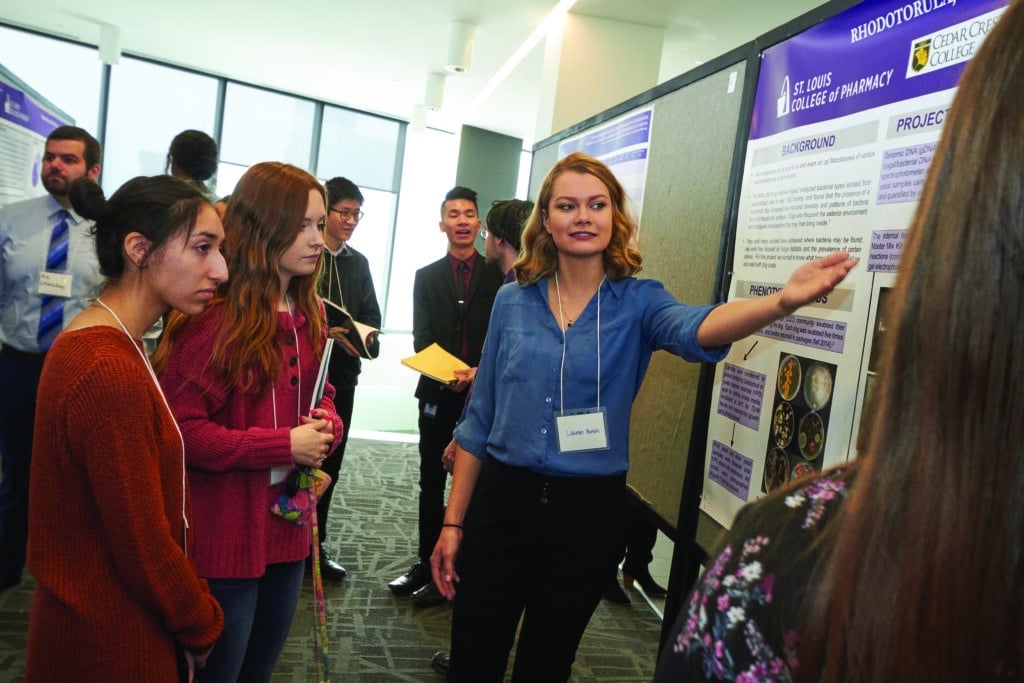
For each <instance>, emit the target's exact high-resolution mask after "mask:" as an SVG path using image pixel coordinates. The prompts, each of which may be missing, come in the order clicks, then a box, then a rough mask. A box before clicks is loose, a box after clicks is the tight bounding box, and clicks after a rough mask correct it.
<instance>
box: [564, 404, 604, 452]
mask: <svg viewBox="0 0 1024 683" xmlns="http://www.w3.org/2000/svg"><path fill="white" fill-rule="evenodd" d="M555 425H556V426H557V428H558V450H559V451H561V452H562V453H571V452H573V451H598V450H606V449H607V448H608V422H607V420H606V419H605V414H604V408H593V409H591V410H584V411H580V412H578V413H571V414H568V415H556V416H555Z"/></svg>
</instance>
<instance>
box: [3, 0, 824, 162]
mask: <svg viewBox="0 0 1024 683" xmlns="http://www.w3.org/2000/svg"><path fill="white" fill-rule="evenodd" d="M556 4H557V3H556V1H555V0H377V1H376V2H372V1H371V2H367V1H366V0H361V1H360V2H354V1H353V0H294V1H293V2H280V1H277V0H244V1H243V0H173V1H161V2H156V1H155V0H89V1H88V2H82V0H32V1H30V0H9V1H8V2H3V3H0V21H4V22H6V23H10V24H14V25H16V26H23V27H27V28H32V29H36V30H40V31H43V32H46V33H51V34H56V35H60V36H63V37H68V38H73V39H75V40H78V41H82V42H85V43H89V44H93V45H95V44H98V42H99V36H100V25H101V24H104V23H105V24H111V25H114V26H116V27H118V28H119V29H120V37H121V48H122V50H123V51H124V52H126V53H131V54H137V55H142V56H146V57H152V58H155V59H159V60H161V61H165V62H170V63H174V64H179V65H182V66H188V67H191V68H194V69H198V70H200V71H205V72H209V73H214V74H217V75H223V76H230V77H232V78H235V79H237V80H240V81H245V82H249V83H253V84H256V85H262V86H267V87H271V88H276V89H280V90H284V91H288V92H293V93H297V94H300V95H307V96H310V97H314V98H317V99H322V100H325V101H327V102H333V103H337V104H342V105H346V106H350V107H355V108H358V109H363V110H366V111H372V112H377V113H381V114H386V115H388V116H392V117H395V118H399V119H404V120H410V119H411V118H412V116H413V112H414V110H415V109H416V107H417V105H419V104H421V103H422V102H423V98H424V91H425V85H426V78H427V73H428V72H431V71H438V72H443V71H444V67H445V61H446V58H447V54H448V42H449V32H450V26H451V24H452V22H455V21H462V22H468V23H471V24H474V25H476V31H475V41H474V55H473V64H472V69H471V70H470V71H469V72H468V73H465V74H461V75H453V76H449V77H448V78H447V81H446V85H445V94H444V108H443V110H442V111H440V112H436V113H434V112H431V113H428V114H427V118H426V123H427V124H428V125H431V126H436V127H439V128H443V129H448V130H452V129H454V127H455V126H457V125H458V124H459V123H467V124H470V125H474V126H477V127H480V128H485V129H488V130H493V131H496V132H499V133H503V134H506V135H511V136H513V137H519V138H523V140H524V142H525V144H526V145H530V144H532V142H534V141H535V139H536V138H537V137H544V136H545V135H547V133H548V131H546V130H541V131H537V130H535V128H536V118H537V114H536V112H537V110H538V102H539V93H538V85H537V84H538V83H539V81H540V76H541V69H542V62H543V43H541V45H540V46H538V47H536V48H534V49H533V50H532V51H531V52H530V53H529V55H528V56H527V57H526V58H525V59H524V60H523V61H522V62H521V63H520V65H519V66H518V67H517V68H516V69H515V70H514V71H513V72H512V73H511V74H510V75H509V77H508V78H507V79H505V81H504V82H503V83H502V85H500V86H499V87H498V88H497V89H496V90H495V91H494V92H493V93H492V94H491V95H490V96H489V97H488V98H487V99H486V100H485V101H484V102H483V103H482V104H481V105H480V106H479V107H478V108H477V109H476V110H475V111H473V112H470V113H469V114H468V115H466V116H463V115H462V113H461V112H464V110H465V109H466V107H467V105H468V104H469V103H470V102H471V101H472V100H473V99H474V97H475V96H476V94H477V93H478V92H480V91H481V89H483V87H484V86H485V84H486V83H487V81H488V80H489V79H490V78H491V77H492V76H493V75H494V74H495V73H496V72H497V71H498V69H499V68H500V67H501V66H502V65H503V64H504V63H505V61H506V60H507V59H508V58H509V57H510V56H511V55H512V54H513V52H514V51H515V50H516V48H517V47H518V46H519V45H520V44H521V43H522V42H523V41H524V40H525V39H526V38H527V36H528V35H529V34H530V33H531V32H532V31H533V30H534V29H535V28H536V27H537V25H538V24H539V23H540V22H541V21H542V20H543V19H544V17H545V16H546V15H547V14H548V13H549V12H550V11H551V10H552V9H553V8H554V7H555V5H556ZM821 4H823V3H822V2H820V1H819V0H579V1H578V2H577V4H576V6H575V7H574V8H573V10H572V11H573V12H575V13H578V14H587V15H592V16H598V17H602V18H606V19H612V20H616V21H625V22H631V23H636V24H642V25H645V26H653V27H658V28H663V29H664V30H665V40H664V47H663V53H662V65H661V76H662V77H661V79H660V80H667V79H668V78H671V77H673V76H676V75H678V74H681V73H684V72H686V71H688V70H689V69H692V68H693V67H694V66H696V65H697V63H699V62H703V61H708V60H711V59H714V58H715V57H717V56H719V55H721V54H723V53H725V52H727V51H729V50H730V49H732V48H734V47H737V46H738V45H741V44H743V43H744V42H747V41H748V40H750V39H752V38H754V37H756V36H757V35H760V34H762V33H764V32H766V31H768V30H770V29H772V28H774V27H775V26H778V25H780V24H783V23H786V22H787V21H789V20H790V19H792V18H794V17H796V16H799V15H800V14H803V13H804V12H806V11H808V10H810V9H812V8H814V7H817V6H818V5H821ZM595 113H596V112H595ZM538 133H539V135H538Z"/></svg>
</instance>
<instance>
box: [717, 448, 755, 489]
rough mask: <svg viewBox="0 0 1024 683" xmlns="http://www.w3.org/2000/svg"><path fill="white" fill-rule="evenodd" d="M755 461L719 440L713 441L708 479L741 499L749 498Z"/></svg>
mask: <svg viewBox="0 0 1024 683" xmlns="http://www.w3.org/2000/svg"><path fill="white" fill-rule="evenodd" d="M753 472H754V461H753V460H751V459H750V458H748V457H747V456H745V455H743V454H742V453H737V452H736V451H734V450H733V449H731V448H729V447H728V446H726V445H725V444H724V443H721V442H719V441H713V442H712V443H711V467H710V469H709V471H708V479H710V480H711V481H714V482H718V483H719V484H721V485H722V486H724V487H725V488H726V490H728V491H729V493H731V494H732V495H734V496H736V497H737V498H739V499H740V500H746V499H747V492H749V491H750V476H751V474H753Z"/></svg>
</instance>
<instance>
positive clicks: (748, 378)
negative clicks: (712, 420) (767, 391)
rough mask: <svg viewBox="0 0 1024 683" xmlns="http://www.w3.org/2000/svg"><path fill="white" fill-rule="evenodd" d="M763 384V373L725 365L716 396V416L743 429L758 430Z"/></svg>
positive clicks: (728, 364)
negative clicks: (737, 424)
mask: <svg viewBox="0 0 1024 683" xmlns="http://www.w3.org/2000/svg"><path fill="white" fill-rule="evenodd" d="M764 384H765V375H764V374H763V373H760V372H754V371H753V370H748V369H746V368H741V367H740V366H738V365H733V364H731V363H726V364H725V370H724V371H723V373H722V390H721V392H720V393H719V395H718V414H719V415H723V416H725V417H727V418H729V419H730V420H735V421H736V422H739V423H740V424H741V425H743V426H744V427H750V428H751V429H754V430H757V429H759V428H760V426H761V402H762V401H763V400H764Z"/></svg>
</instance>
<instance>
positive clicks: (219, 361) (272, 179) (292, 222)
mask: <svg viewBox="0 0 1024 683" xmlns="http://www.w3.org/2000/svg"><path fill="white" fill-rule="evenodd" d="M311 190H315V191H316V192H318V193H320V194H321V195H322V196H324V206H325V207H326V201H327V200H326V195H325V194H324V189H323V186H321V185H320V183H319V182H317V179H316V178H314V177H313V176H312V175H310V174H309V173H307V172H306V171H304V170H302V169H301V168H298V167H297V166H292V165H290V164H284V163H280V162H274V161H267V162H262V163H259V164H256V165H255V166H252V167H251V168H249V170H248V171H246V172H245V174H244V175H243V176H242V178H241V179H240V180H239V181H238V185H237V186H236V187H235V189H234V191H233V192H232V193H231V197H230V199H229V200H228V204H227V208H226V211H225V214H224V251H225V255H226V259H227V264H228V272H229V273H230V279H229V280H228V281H227V282H226V283H225V284H223V285H221V289H220V291H219V292H218V295H217V296H216V297H215V298H214V301H213V302H212V303H211V306H213V305H220V306H223V308H224V312H223V315H222V316H221V320H220V327H219V329H218V331H217V337H216V342H215V344H214V348H213V355H212V356H211V357H210V361H209V364H208V367H209V368H212V369H213V370H214V371H215V372H216V373H218V374H220V375H222V376H224V377H227V378H228V379H230V380H231V381H232V382H233V383H234V384H235V385H236V386H238V387H239V388H240V389H242V390H250V389H254V390H256V391H257V392H259V393H263V392H265V391H266V390H267V389H268V388H269V387H270V385H271V384H272V381H273V378H275V377H277V374H278V371H279V369H280V361H279V359H278V350H277V347H276V345H275V343H274V340H275V338H276V336H277V331H278V324H277V306H278V302H279V301H280V300H281V297H282V296H283V295H284V292H282V291H281V280H280V275H279V268H280V263H281V256H282V255H283V254H284V252H285V251H287V250H288V248H289V247H290V246H291V245H292V244H294V242H295V240H296V238H297V237H298V235H299V232H300V231H301V229H302V221H303V219H304V218H305V216H306V208H307V206H308V204H309V193H310V191H311ZM320 263H321V264H322V263H323V260H322V259H321V261H320ZM319 276H320V267H318V268H317V270H316V272H314V273H313V274H311V275H305V276H302V277H293V278H292V279H291V283H290V285H289V288H288V289H289V291H288V294H289V295H290V296H291V298H292V301H293V302H294V303H295V304H296V306H297V308H298V309H299V310H301V311H302V313H303V314H304V315H305V317H306V320H307V321H308V327H307V332H308V335H309V339H310V342H311V343H312V345H313V348H314V349H316V350H317V357H319V356H320V355H321V354H322V352H323V351H322V347H323V340H324V337H325V335H326V326H325V323H324V319H323V315H322V313H321V312H320V303H319V301H318V298H317V294H316V285H317V279H318V278H319ZM187 319H188V316H185V315H184V314H181V313H175V314H173V315H172V317H171V319H170V320H169V321H168V324H167V330H166V331H165V333H164V338H163V340H161V344H160V347H159V348H158V349H157V352H156V354H154V357H153V363H154V365H155V366H156V367H157V368H158V369H159V368H162V367H163V366H164V365H165V364H166V362H167V357H168V356H169V355H170V348H171V346H172V345H173V343H174V339H175V337H176V336H177V334H178V332H179V331H180V329H181V328H182V327H183V326H184V324H185V323H186V322H187Z"/></svg>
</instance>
